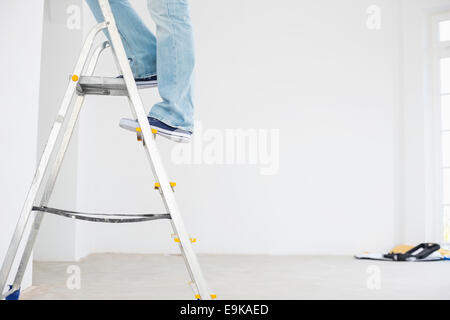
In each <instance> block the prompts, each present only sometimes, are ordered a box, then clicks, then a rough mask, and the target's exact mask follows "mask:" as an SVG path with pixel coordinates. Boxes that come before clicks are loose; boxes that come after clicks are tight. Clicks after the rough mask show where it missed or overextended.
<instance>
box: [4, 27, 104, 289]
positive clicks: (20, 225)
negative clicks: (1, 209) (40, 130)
mask: <svg viewBox="0 0 450 320" xmlns="http://www.w3.org/2000/svg"><path fill="white" fill-rule="evenodd" d="M104 28H106V24H105V23H100V24H98V25H96V26H95V27H94V28H93V29H92V30H91V32H90V33H89V35H88V37H87V39H86V41H85V43H84V46H83V48H82V51H81V54H80V57H79V59H78V61H77V64H76V66H75V70H74V75H79V74H80V73H81V72H82V70H83V68H84V65H85V63H86V60H87V58H88V56H89V53H90V50H91V47H92V44H93V42H94V39H95V36H96V35H97V33H98V32H100V31H101V30H103V29H104ZM76 85H77V81H70V83H69V85H68V87H67V90H66V93H65V95H64V99H63V101H62V103H61V107H60V110H59V112H58V115H57V118H56V119H55V121H54V123H53V126H52V129H51V132H50V136H49V139H48V141H47V144H46V146H45V148H44V152H43V153H42V156H41V159H40V161H39V165H38V167H37V170H36V173H35V176H34V178H33V181H32V183H31V187H30V189H29V191H28V194H27V197H26V200H25V202H24V205H23V207H22V211H21V214H20V217H19V220H18V222H17V225H16V229H15V231H14V234H13V237H12V240H11V243H10V245H9V248H8V251H7V253H6V256H5V259H4V261H3V264H2V268H1V270H0V293H2V292H3V291H4V290H5V287H6V283H7V281H8V277H9V274H10V272H11V268H12V266H13V264H14V261H15V258H16V254H17V251H18V249H19V246H20V243H21V240H22V237H23V234H24V232H25V230H26V228H27V226H28V222H29V219H30V216H31V215H32V208H33V205H34V202H35V198H36V196H37V194H38V192H39V190H40V188H41V185H42V182H43V180H44V177H45V175H46V172H47V168H48V164H49V162H50V159H51V156H52V155H53V152H54V149H55V146H56V144H57V140H58V138H59V137H60V134H61V127H62V125H63V123H64V120H65V117H66V114H67V110H68V108H69V105H70V103H71V101H72V98H73V95H74V94H75V90H76Z"/></svg>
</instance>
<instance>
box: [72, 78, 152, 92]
mask: <svg viewBox="0 0 450 320" xmlns="http://www.w3.org/2000/svg"><path fill="white" fill-rule="evenodd" d="M157 86H158V81H157V80H155V81H154V82H148V83H146V84H145V85H140V84H138V89H148V88H154V87H157ZM77 93H78V94H79V95H87V94H90V95H104V96H128V90H127V86H126V85H125V80H124V79H123V78H109V77H80V79H79V81H78V84H77Z"/></svg>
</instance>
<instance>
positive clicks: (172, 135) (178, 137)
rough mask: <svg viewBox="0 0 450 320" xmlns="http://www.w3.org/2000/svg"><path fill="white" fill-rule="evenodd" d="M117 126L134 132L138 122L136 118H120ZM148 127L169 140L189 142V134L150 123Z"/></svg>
mask: <svg viewBox="0 0 450 320" xmlns="http://www.w3.org/2000/svg"><path fill="white" fill-rule="evenodd" d="M119 126H120V127H121V128H122V129H125V130H128V131H132V132H136V129H137V128H139V124H138V122H137V121H136V120H131V119H121V120H120V122H119ZM150 128H152V129H155V130H156V131H157V133H156V134H158V135H160V136H161V137H164V138H166V139H169V140H172V141H175V142H180V143H189V142H191V137H190V135H187V134H184V133H182V132H178V131H168V130H166V129H163V128H159V127H157V126H152V125H150Z"/></svg>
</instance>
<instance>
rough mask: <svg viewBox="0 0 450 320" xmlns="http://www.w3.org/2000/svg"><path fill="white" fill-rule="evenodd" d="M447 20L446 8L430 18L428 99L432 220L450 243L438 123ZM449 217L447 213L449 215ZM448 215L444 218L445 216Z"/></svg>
mask: <svg viewBox="0 0 450 320" xmlns="http://www.w3.org/2000/svg"><path fill="white" fill-rule="evenodd" d="M443 21H450V11H449V12H445V13H440V14H437V15H433V16H432V18H431V22H432V27H431V32H432V36H431V41H432V43H431V78H432V79H431V99H432V110H433V111H432V149H433V158H434V162H433V168H434V170H433V171H434V173H433V176H434V190H435V192H434V194H433V202H434V208H435V210H433V211H435V218H436V219H435V222H436V227H437V230H436V232H437V233H438V235H437V236H438V237H437V238H438V239H441V241H442V242H446V243H450V238H449V239H447V241H446V239H445V236H446V231H445V230H446V228H448V227H450V226H448V225H446V222H444V218H445V214H446V209H447V208H450V206H448V205H449V204H446V203H444V174H443V173H444V170H448V169H446V167H445V166H444V163H443V139H442V138H443V132H444V130H443V127H442V95H443V94H442V81H441V60H442V59H445V58H450V40H448V41H440V23H441V22H443ZM449 218H450V217H449ZM449 218H448V219H449Z"/></svg>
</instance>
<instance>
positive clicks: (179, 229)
mask: <svg viewBox="0 0 450 320" xmlns="http://www.w3.org/2000/svg"><path fill="white" fill-rule="evenodd" d="M99 4H100V8H101V10H102V12H103V17H104V18H105V21H106V23H107V24H108V31H109V35H110V38H111V42H112V47H113V48H114V51H115V53H116V56H117V59H118V61H119V64H120V68H121V70H122V74H123V77H124V80H125V83H126V86H127V89H128V93H129V96H130V99H131V101H132V106H133V107H134V109H135V113H136V115H137V120H138V122H139V125H140V127H141V129H142V135H143V138H144V142H145V146H146V150H147V152H148V153H149V157H150V159H151V161H150V163H151V165H152V166H153V167H154V172H156V176H155V178H156V180H157V181H158V182H160V185H161V190H162V193H163V195H164V199H165V203H166V206H167V208H168V211H169V213H170V215H171V217H172V221H173V223H174V225H175V227H176V233H177V235H178V237H179V239H180V243H181V245H182V246H183V248H184V252H185V255H186V259H187V260H188V262H189V265H190V267H191V270H192V273H193V275H194V278H195V284H196V286H197V288H198V291H199V294H200V296H201V298H202V299H205V300H209V299H211V296H210V292H209V289H208V287H207V285H206V283H205V280H204V278H203V274H202V272H201V269H200V265H199V263H198V261H197V258H196V256H195V253H194V251H193V249H192V245H191V242H190V239H189V236H188V234H187V232H186V231H185V228H184V224H183V221H182V219H181V216H180V214H179V209H178V206H177V204H176V202H175V198H174V195H173V191H172V188H171V186H170V183H169V179H168V178H167V175H166V173H165V170H164V167H163V165H162V161H161V157H160V155H159V153H158V150H157V148H156V144H155V141H153V139H152V137H153V135H152V132H151V129H150V124H149V122H148V119H147V114H146V113H145V109H144V105H143V103H142V100H141V98H140V95H139V91H138V89H137V86H136V82H135V80H134V76H133V73H132V71H131V67H130V65H129V62H128V58H127V55H126V52H125V49H124V47H123V44H122V40H121V37H120V34H119V31H118V29H117V26H116V23H115V19H114V15H113V13H112V10H111V6H110V4H109V0H99Z"/></svg>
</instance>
